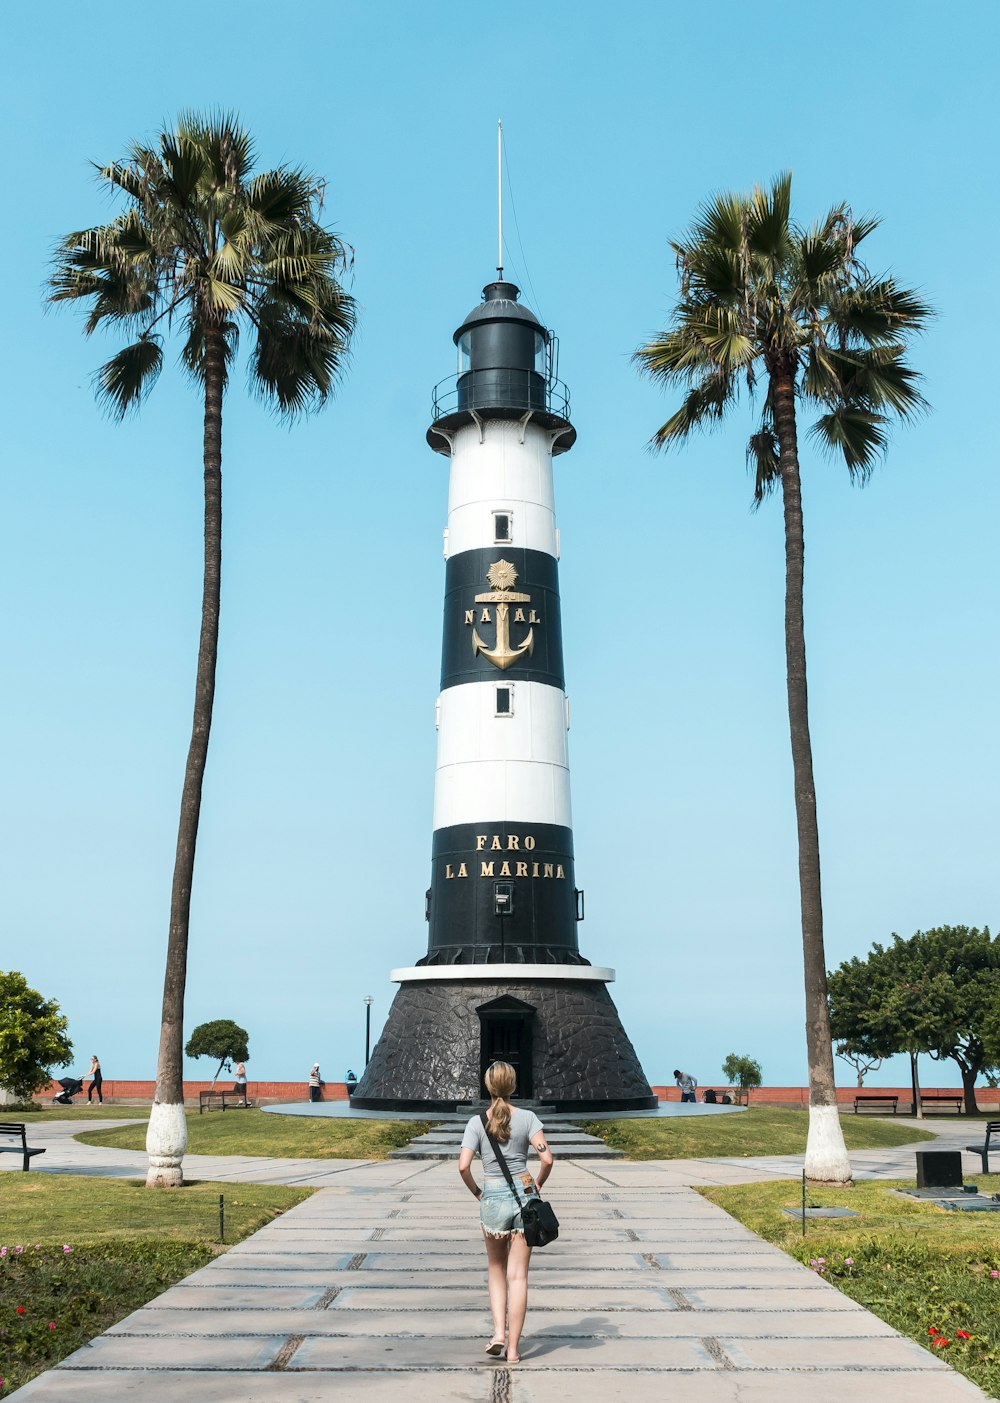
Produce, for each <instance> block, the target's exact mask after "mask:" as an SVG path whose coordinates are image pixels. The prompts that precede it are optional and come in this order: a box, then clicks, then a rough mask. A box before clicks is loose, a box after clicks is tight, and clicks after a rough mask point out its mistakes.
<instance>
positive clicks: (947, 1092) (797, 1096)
mask: <svg viewBox="0 0 1000 1403" xmlns="http://www.w3.org/2000/svg"><path fill="white" fill-rule="evenodd" d="M709 1086H714V1087H715V1089H716V1091H718V1092H720V1093H721V1092H723V1091H730V1092H731V1091H732V1088H731V1087H728V1086H723V1085H722V1083H721V1082H705V1083H704V1084H703V1085H699V1087H698V1099H699V1101H700V1100H701V1098H702V1096H703V1095H704V1092H705V1088H706V1087H709ZM920 1089H921V1093H922V1094H924V1095H927V1096H928V1098H932V1097H933V1094H934V1092H935V1091H939V1092H940V1093H941V1095H942V1096H961V1095H962V1088H961V1087H960V1086H935V1087H928V1086H923V1087H921V1088H920ZM653 1091H654V1093H655V1095H656V1096H657V1097H658V1099H659V1100H660V1101H679V1100H680V1099H681V1092H680V1087H679V1086H677V1085H676V1084H673V1085H671V1086H654V1087H653ZM859 1094H860V1095H862V1096H866V1095H871V1096H898V1097H899V1106H900V1110H902V1109H903V1108H904V1106H905V1107H906V1109H907V1110H908V1109H909V1107H910V1102H911V1101H912V1099H913V1088H912V1087H909V1086H863V1087H856V1086H838V1087H837V1100H838V1102H839V1103H840V1105H841V1106H850V1107H853V1105H854V1098H855V1096H857V1095H859ZM750 1100H751V1101H752V1102H753V1104H754V1105H757V1106H803V1107H805V1106H808V1105H809V1088H808V1087H807V1086H762V1087H758V1088H755V1089H754V1090H753V1091H752V1092H751V1093H750ZM976 1104H977V1105H978V1106H979V1109H980V1110H981V1111H982V1110H989V1109H992V1108H993V1107H997V1108H1000V1089H998V1088H996V1087H991V1086H978V1087H977V1088H976Z"/></svg>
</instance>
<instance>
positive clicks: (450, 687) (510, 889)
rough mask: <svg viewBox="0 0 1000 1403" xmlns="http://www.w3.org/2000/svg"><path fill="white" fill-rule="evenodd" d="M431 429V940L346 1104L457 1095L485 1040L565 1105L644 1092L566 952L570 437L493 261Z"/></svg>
mask: <svg viewBox="0 0 1000 1403" xmlns="http://www.w3.org/2000/svg"><path fill="white" fill-rule="evenodd" d="M454 340H455V343H456V345H457V347H458V373H457V375H454V376H452V377H450V378H449V379H448V380H446V381H443V382H442V383H441V384H440V385H439V386H438V387H437V389H436V390H435V395H434V420H433V423H432V424H431V427H430V428H429V429H428V431H427V440H428V443H429V444H430V446H431V447H432V448H433V449H434V450H435V451H436V452H438V453H441V454H443V455H445V456H446V457H448V458H449V460H450V463H451V476H450V486H449V499H448V524H447V529H446V531H445V557H446V560H447V566H446V578H445V602H444V637H443V642H442V651H441V691H440V695H439V697H438V703H437V728H438V753H437V772H436V777H435V786H434V836H433V848H432V858H431V885H430V888H429V890H428V892H427V896H426V916H427V921H428V924H429V938H428V942H427V953H426V954H425V955H424V956H423V958H422V959H420V960H419V961H418V962H417V963H416V964H415V965H414V966H412V967H409V968H404V969H396V970H393V971H392V976H391V977H392V978H393V980H395V981H396V982H398V983H399V985H400V988H399V992H398V993H397V995H396V998H395V1000H394V1001H393V1005H392V1008H391V1010H390V1013H389V1017H388V1019H387V1021H386V1025H385V1028H384V1030H383V1032H382V1036H381V1037H380V1039H379V1041H378V1043H377V1044H376V1047H375V1049H374V1052H373V1054H372V1058H371V1061H370V1063H369V1066H368V1068H367V1070H366V1072H365V1075H364V1077H363V1078H362V1080H361V1081H360V1083H359V1084H358V1088H357V1092H356V1094H355V1096H354V1097H353V1098H352V1099H353V1104H355V1105H357V1106H364V1107H373V1108H375V1107H379V1108H382V1107H384V1108H386V1109H392V1108H395V1109H407V1108H414V1109H418V1108H422V1107H426V1108H427V1109H429V1110H431V1109H440V1110H444V1109H453V1108H454V1107H455V1106H456V1105H457V1104H458V1103H461V1102H469V1101H475V1100H478V1099H479V1097H480V1096H481V1095H482V1094H483V1088H482V1075H483V1072H484V1071H485V1068H486V1067H487V1066H489V1064H490V1063H491V1062H492V1061H494V1060H496V1059H497V1058H503V1059H504V1060H506V1061H509V1062H512V1063H514V1065H515V1066H516V1067H517V1069H518V1081H519V1085H518V1095H519V1096H520V1097H521V1098H533V1099H534V1100H537V1101H545V1102H548V1103H554V1104H555V1105H556V1106H557V1108H559V1109H566V1110H577V1109H579V1110H586V1109H591V1110H598V1109H602V1108H603V1109H608V1110H619V1109H638V1108H641V1107H648V1106H654V1105H655V1104H656V1100H655V1097H654V1096H653V1094H652V1092H651V1090H650V1088H649V1085H648V1084H647V1082H646V1079H645V1077H644V1075H643V1072H642V1068H641V1067H640V1066H639V1062H638V1059H637V1058H636V1055H635V1052H634V1051H633V1048H632V1044H631V1043H630V1042H629V1039H628V1037H627V1035H626V1033H625V1030H624V1028H623V1027H622V1025H621V1021H620V1020H619V1017H618V1013H617V1010H616V1009H615V1006H614V1004H613V1002H612V1000H611V997H610V995H609V994H608V990H607V985H608V984H609V983H610V982H611V981H612V980H613V979H614V972H613V970H611V969H606V968H599V967H596V966H593V965H591V964H590V963H589V961H588V960H586V959H585V958H584V957H583V955H581V953H580V949H579V942H578V928H579V923H580V921H581V920H582V919H583V914H584V910H583V892H582V891H581V890H580V889H579V888H578V886H577V877H576V869H575V863H574V854H573V826H572V815H571V807H570V777H569V753H568V744H567V732H568V730H569V709H568V702H567V696H566V682H565V673H564V667H563V647H562V628H561V623H560V605H559V575H558V561H559V550H560V542H559V530H558V528H557V526H556V515H555V499H554V492H553V473H552V460H553V457H554V456H557V455H559V454H561V453H565V452H566V451H567V450H568V449H570V448H572V446H573V443H574V442H575V440H576V430H575V429H574V428H573V426H572V424H571V423H570V419H569V397H568V394H567V392H566V388H565V386H563V385H562V384H561V383H560V381H559V380H558V379H557V378H556V371H557V342H556V340H555V338H554V337H553V335H552V334H551V333H550V332H549V331H548V330H546V328H545V327H543V326H542V325H541V324H540V322H539V321H538V319H537V318H536V317H535V316H534V315H533V313H532V312H531V311H529V310H528V308H527V307H525V306H523V305H522V304H521V303H520V302H519V300H518V289H517V288H516V287H515V286H514V285H513V283H509V282H504V281H502V280H500V281H497V282H493V283H490V284H489V285H488V286H487V287H486V288H485V289H484V290H483V300H482V301H481V302H480V303H479V304H478V305H477V306H476V307H475V308H474V309H473V311H471V312H470V313H469V315H468V316H467V317H466V318H465V321H464V322H463V323H462V325H461V326H460V327H459V328H458V330H457V331H456V332H455V336H454Z"/></svg>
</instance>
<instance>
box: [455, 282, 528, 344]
mask: <svg viewBox="0 0 1000 1403" xmlns="http://www.w3.org/2000/svg"><path fill="white" fill-rule="evenodd" d="M519 293H520V288H519V287H517V286H515V284H514V283H507V282H495V283H487V284H486V286H485V287H484V288H483V300H482V302H479V303H477V305H476V306H475V307H473V309H472V311H471V312H470V313H469V315H468V316H467V317H466V319H465V321H464V322H463V323H462V325H461V326H460V327H459V328H458V330H457V331H456V332H455V335H454V337H453V338H452V339H453V340H454V342H455V344H456V345H457V344H458V340H459V337H461V336H462V335H463V334H464V333H465V332H466V331H468V330H469V328H470V327H473V326H476V325H477V323H479V322H519V323H520V324H522V325H527V326H530V327H533V328H535V329H536V330H537V331H539V332H541V334H542V335H543V336H544V337H545V339H546V341H547V340H548V337H549V333H548V332H547V331H546V330H545V327H544V326H542V324H541V322H540V321H539V320H538V318H537V317H536V316H535V314H534V312H532V311H531V309H530V308H528V307H522V306H521V304H520V302H518V300H517V298H518V294H519Z"/></svg>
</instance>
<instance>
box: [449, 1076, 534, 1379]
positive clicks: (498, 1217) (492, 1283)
mask: <svg viewBox="0 0 1000 1403" xmlns="http://www.w3.org/2000/svg"><path fill="white" fill-rule="evenodd" d="M516 1080H517V1074H516V1073H515V1071H514V1068H513V1067H512V1066H511V1065H510V1063H509V1062H494V1063H493V1065H492V1067H490V1068H489V1070H488V1071H487V1073H486V1090H487V1091H488V1092H489V1094H490V1097H491V1098H492V1099H491V1101H490V1108H489V1110H488V1111H487V1113H486V1124H485V1126H484V1124H483V1121H482V1119H481V1118H480V1117H479V1116H473V1117H472V1118H471V1120H470V1121H469V1123H468V1125H467V1126H466V1127H465V1135H464V1136H463V1138H462V1151H461V1154H460V1155H459V1157H458V1172H459V1174H461V1176H462V1179H463V1181H464V1183H465V1185H466V1187H467V1188H468V1190H469V1192H470V1193H472V1194H474V1195H475V1197H476V1198H478V1199H479V1219H480V1223H481V1225H482V1229H483V1240H484V1241H485V1243H486V1263H487V1280H488V1283H489V1292H490V1312H491V1314H492V1316H493V1337H492V1339H491V1340H490V1342H489V1344H488V1345H487V1346H486V1353H487V1354H490V1355H493V1356H494V1357H497V1356H499V1355H501V1354H503V1353H504V1352H505V1351H506V1357H507V1363H508V1364H517V1363H519V1362H520V1359H521V1354H520V1344H521V1330H522V1329H523V1327H524V1315H525V1311H526V1310H527V1308H528V1265H529V1263H530V1261H531V1248H530V1247H529V1246H528V1245H527V1244H526V1242H525V1240H524V1226H523V1224H522V1222H521V1207H520V1203H519V1202H518V1199H517V1198H516V1197H515V1196H514V1194H512V1193H511V1191H510V1189H509V1188H508V1186H507V1180H506V1179H505V1177H504V1173H503V1170H502V1169H501V1168H500V1165H499V1163H498V1162H497V1158H496V1156H495V1155H494V1153H493V1149H492V1147H491V1145H490V1140H489V1136H490V1135H492V1136H493V1138H494V1140H496V1142H497V1144H498V1145H499V1146H500V1150H501V1153H502V1154H503V1157H504V1159H505V1160H506V1161H507V1168H508V1169H509V1170H510V1173H511V1177H512V1178H513V1180H514V1182H515V1184H516V1186H517V1192H518V1194H519V1195H520V1196H521V1198H527V1197H528V1196H529V1195H531V1194H536V1193H537V1192H538V1190H539V1189H540V1188H541V1187H542V1185H543V1184H544V1183H545V1181H546V1179H547V1178H548V1177H549V1175H550V1174H551V1172H552V1151H551V1150H550V1149H549V1147H548V1145H546V1143H545V1132H544V1130H543V1129H542V1123H541V1121H540V1120H539V1119H538V1117H537V1116H536V1115H535V1113H534V1111H525V1110H520V1109H515V1107H513V1106H512V1105H511V1104H510V1097H511V1096H512V1095H513V1093H514V1085H515V1082H516ZM487 1130H488V1131H489V1134H487ZM529 1144H531V1145H533V1146H534V1147H535V1150H536V1152H537V1154H538V1159H539V1163H540V1167H539V1170H538V1179H537V1181H536V1180H535V1179H533V1178H532V1177H531V1175H530V1174H529V1173H528V1167H527V1158H528V1145H529ZM477 1153H478V1155H479V1158H480V1159H481V1160H482V1164H483V1179H484V1182H483V1187H482V1189H480V1187H479V1185H478V1184H477V1183H476V1181H475V1179H474V1178H473V1176H472V1161H473V1159H474V1158H475V1157H476V1154H477Z"/></svg>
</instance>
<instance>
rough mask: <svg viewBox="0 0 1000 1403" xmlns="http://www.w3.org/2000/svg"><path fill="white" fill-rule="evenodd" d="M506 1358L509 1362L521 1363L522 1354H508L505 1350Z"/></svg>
mask: <svg viewBox="0 0 1000 1403" xmlns="http://www.w3.org/2000/svg"><path fill="white" fill-rule="evenodd" d="M504 1358H505V1359H506V1361H507V1363H508V1364H520V1362H521V1356H520V1355H519V1354H508V1353H507V1351H506V1350H504Z"/></svg>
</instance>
